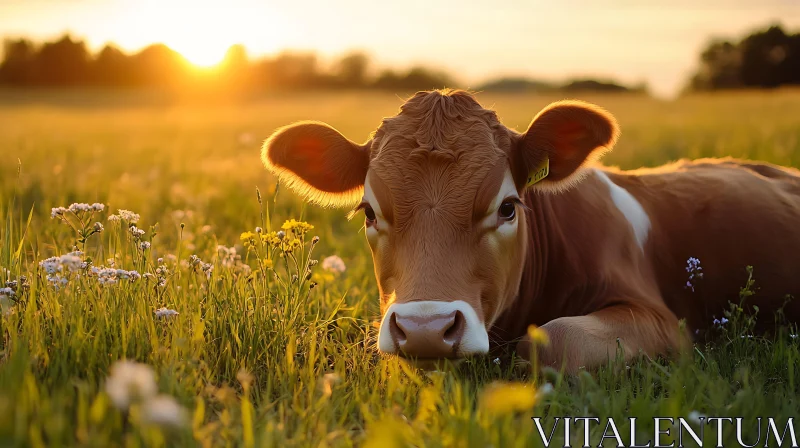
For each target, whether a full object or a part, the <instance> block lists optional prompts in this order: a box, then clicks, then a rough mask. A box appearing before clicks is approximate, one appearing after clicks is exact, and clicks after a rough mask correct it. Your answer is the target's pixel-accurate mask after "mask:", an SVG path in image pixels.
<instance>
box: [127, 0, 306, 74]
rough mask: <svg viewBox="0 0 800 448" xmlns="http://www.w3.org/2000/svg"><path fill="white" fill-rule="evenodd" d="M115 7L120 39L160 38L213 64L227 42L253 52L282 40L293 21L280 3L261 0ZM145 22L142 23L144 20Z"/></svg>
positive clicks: (157, 0) (183, 0)
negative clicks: (283, 10)
mask: <svg viewBox="0 0 800 448" xmlns="http://www.w3.org/2000/svg"><path fill="white" fill-rule="evenodd" d="M119 4H120V5H119V6H118V9H116V10H115V11H116V17H117V21H116V22H115V28H116V29H117V30H118V32H119V35H120V39H119V40H121V41H126V42H129V44H128V46H130V47H132V48H136V47H137V45H138V46H139V47H142V46H145V45H148V44H151V43H163V44H164V45H166V46H168V47H169V48H171V49H173V50H174V51H176V52H178V53H180V54H181V55H182V56H183V57H184V58H186V60H187V61H188V62H189V63H191V64H193V65H194V66H196V67H198V68H213V67H215V66H216V65H218V64H219V63H220V62H222V61H223V60H224V59H225V55H226V54H227V52H228V49H229V48H230V46H231V45H235V44H243V45H245V46H246V47H247V48H248V50H251V49H252V50H254V51H255V52H256V53H267V52H271V51H275V50H276V49H278V48H280V47H282V46H285V44H286V39H287V35H288V33H290V32H291V30H292V27H290V26H289V25H288V23H289V21H288V20H287V19H284V18H283V16H282V14H281V12H280V10H279V9H274V8H273V7H272V6H270V5H268V4H266V2H263V1H262V0H228V1H227V2H224V3H223V2H205V1H199V2H198V1H197V0H169V1H164V0H136V1H135V2H134V1H132V2H123V1H120V2H119ZM144 24H146V26H145V25H144Z"/></svg>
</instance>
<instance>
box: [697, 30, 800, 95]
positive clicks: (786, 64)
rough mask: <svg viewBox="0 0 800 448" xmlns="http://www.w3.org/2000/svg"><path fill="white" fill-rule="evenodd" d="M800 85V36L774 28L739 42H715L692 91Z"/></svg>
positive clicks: (707, 50) (704, 54)
mask: <svg viewBox="0 0 800 448" xmlns="http://www.w3.org/2000/svg"><path fill="white" fill-rule="evenodd" d="M798 84H800V33H796V34H790V33H786V32H785V31H784V30H783V28H782V27H781V26H780V25H773V26H770V27H768V28H766V29H763V30H759V31H756V32H754V33H751V34H749V35H748V36H745V37H744V38H743V39H741V40H740V41H738V42H731V41H728V40H724V39H715V40H713V41H712V42H711V43H710V44H709V45H708V46H707V47H706V48H705V49H704V50H703V52H702V53H701V54H700V68H699V69H698V71H697V73H695V74H694V76H692V78H691V79H690V81H689V86H688V88H689V89H690V90H719V89H741V88H772V87H780V86H787V85H798Z"/></svg>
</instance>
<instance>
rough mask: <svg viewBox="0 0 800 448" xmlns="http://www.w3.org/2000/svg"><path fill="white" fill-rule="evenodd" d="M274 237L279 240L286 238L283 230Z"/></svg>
mask: <svg viewBox="0 0 800 448" xmlns="http://www.w3.org/2000/svg"><path fill="white" fill-rule="evenodd" d="M276 236H277V237H278V239H279V240H282V239H284V238H285V237H286V232H284V231H283V230H279V231H278V233H277V234H276Z"/></svg>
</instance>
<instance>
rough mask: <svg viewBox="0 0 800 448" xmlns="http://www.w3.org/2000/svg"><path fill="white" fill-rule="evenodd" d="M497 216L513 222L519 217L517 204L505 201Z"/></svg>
mask: <svg viewBox="0 0 800 448" xmlns="http://www.w3.org/2000/svg"><path fill="white" fill-rule="evenodd" d="M497 214H498V215H500V219H503V220H505V221H511V220H513V219H514V218H515V217H516V216H517V204H516V203H515V202H514V201H510V200H509V201H503V203H502V204H500V209H499V210H498V211H497Z"/></svg>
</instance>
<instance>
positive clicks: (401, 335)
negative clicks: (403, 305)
mask: <svg viewBox="0 0 800 448" xmlns="http://www.w3.org/2000/svg"><path fill="white" fill-rule="evenodd" d="M389 332H390V333H391V335H392V339H394V341H395V343H397V344H402V343H404V342H406V333H405V331H403V329H402V328H401V327H400V325H398V324H397V313H392V315H391V316H389Z"/></svg>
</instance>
